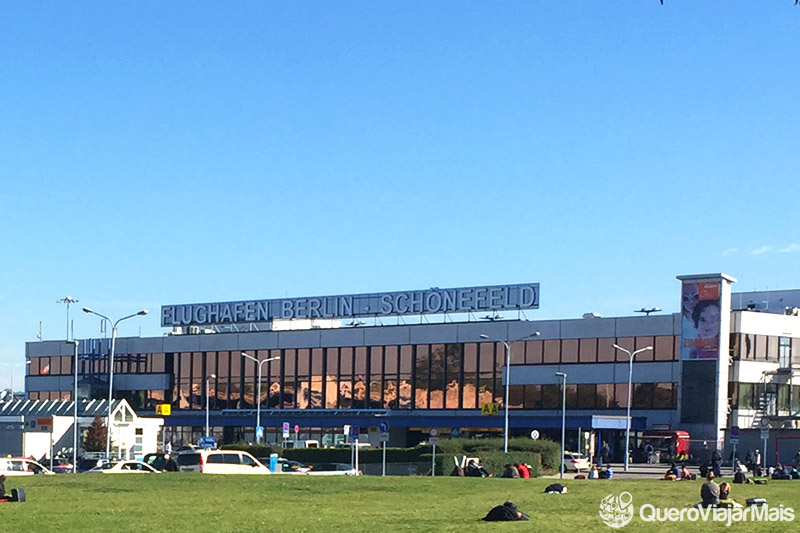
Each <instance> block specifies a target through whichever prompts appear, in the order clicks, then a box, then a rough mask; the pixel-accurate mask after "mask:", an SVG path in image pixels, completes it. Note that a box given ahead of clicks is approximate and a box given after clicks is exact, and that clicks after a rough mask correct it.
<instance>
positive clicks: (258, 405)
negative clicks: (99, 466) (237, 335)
mask: <svg viewBox="0 0 800 533" xmlns="http://www.w3.org/2000/svg"><path fill="white" fill-rule="evenodd" d="M242 355H243V356H245V357H247V358H248V359H251V360H253V361H255V362H256V363H258V384H257V385H256V389H257V391H258V392H257V395H258V396H257V398H258V399H257V400H256V443H257V444H260V443H261V437H259V436H258V428H260V427H261V369H262V368H263V365H264V363H268V362H269V361H277V360H278V359H280V358H281V357H280V356H277V357H270V358H268V359H262V360H260V361H259V360H258V359H256V358H255V357H253V356H252V355H247V354H246V353H244V352H242Z"/></svg>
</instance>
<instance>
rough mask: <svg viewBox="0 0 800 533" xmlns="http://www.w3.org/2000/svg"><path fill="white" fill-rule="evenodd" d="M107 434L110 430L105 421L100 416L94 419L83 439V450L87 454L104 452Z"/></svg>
mask: <svg viewBox="0 0 800 533" xmlns="http://www.w3.org/2000/svg"><path fill="white" fill-rule="evenodd" d="M107 434H108V428H106V424H105V422H104V421H103V419H102V418H101V417H99V416H96V417H94V420H93V421H92V425H90V426H89V428H88V429H87V430H86V435H85V436H84V438H83V449H84V450H85V451H87V452H104V451H105V450H106V435H107Z"/></svg>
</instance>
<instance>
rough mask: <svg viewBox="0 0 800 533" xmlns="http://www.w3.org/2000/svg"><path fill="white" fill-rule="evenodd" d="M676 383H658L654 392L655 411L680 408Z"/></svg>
mask: <svg viewBox="0 0 800 533" xmlns="http://www.w3.org/2000/svg"><path fill="white" fill-rule="evenodd" d="M675 390H676V385H675V383H656V384H655V390H654V391H653V409H676V408H677V407H678V401H677V395H676V394H675Z"/></svg>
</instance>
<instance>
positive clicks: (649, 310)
mask: <svg viewBox="0 0 800 533" xmlns="http://www.w3.org/2000/svg"><path fill="white" fill-rule="evenodd" d="M659 311H661V308H660V307H651V308H650V309H645V308H644V307H642V308H641V309H637V310H636V311H634V313H644V314H646V315H647V316H650V313H658V312H659Z"/></svg>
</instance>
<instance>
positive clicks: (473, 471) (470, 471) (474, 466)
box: [464, 459, 492, 477]
mask: <svg viewBox="0 0 800 533" xmlns="http://www.w3.org/2000/svg"><path fill="white" fill-rule="evenodd" d="M464 474H466V476H467V477H492V474H490V473H489V471H488V470H486V469H485V468H484V467H482V466H481V465H479V464H478V463H477V462H475V459H471V460H470V461H469V463H467V468H466V469H465V470H464Z"/></svg>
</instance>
